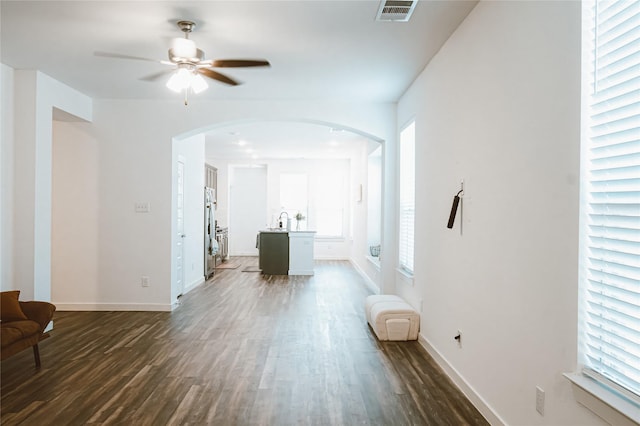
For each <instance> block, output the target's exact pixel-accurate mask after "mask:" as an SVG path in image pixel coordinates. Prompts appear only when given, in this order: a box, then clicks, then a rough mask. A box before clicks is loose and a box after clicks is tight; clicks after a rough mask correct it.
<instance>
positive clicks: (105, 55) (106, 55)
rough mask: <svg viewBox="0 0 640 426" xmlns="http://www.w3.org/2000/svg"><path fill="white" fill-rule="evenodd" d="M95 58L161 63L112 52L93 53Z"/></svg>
mask: <svg viewBox="0 0 640 426" xmlns="http://www.w3.org/2000/svg"><path fill="white" fill-rule="evenodd" d="M93 54H94V56H102V57H103V58H116V59H134V60H136V61H147V62H160V63H162V62H163V61H158V60H156V59H150V58H143V57H140V56H130V55H121V54H119V53H110V52H93Z"/></svg>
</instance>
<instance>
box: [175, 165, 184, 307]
mask: <svg viewBox="0 0 640 426" xmlns="http://www.w3.org/2000/svg"><path fill="white" fill-rule="evenodd" d="M176 180H177V182H176V194H177V197H176V201H177V202H176V232H177V236H176V237H177V238H176V288H177V289H178V296H181V295H182V293H184V238H185V237H186V235H185V234H184V158H182V157H181V158H180V159H178V170H177V173H176Z"/></svg>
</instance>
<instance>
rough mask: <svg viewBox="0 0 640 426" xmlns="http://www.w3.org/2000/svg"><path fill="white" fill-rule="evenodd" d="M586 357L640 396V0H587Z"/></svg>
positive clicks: (600, 374)
mask: <svg viewBox="0 0 640 426" xmlns="http://www.w3.org/2000/svg"><path fill="white" fill-rule="evenodd" d="M584 7H585V9H584V10H583V12H584V15H583V16H584V18H585V19H584V22H583V31H584V33H583V53H584V54H585V55H586V56H585V57H586V61H584V62H583V67H584V69H583V76H584V77H586V82H587V85H586V86H584V87H586V88H588V89H586V90H587V91H588V92H587V93H584V94H583V95H585V98H584V100H585V101H586V105H585V107H586V109H585V111H584V112H585V114H584V115H583V117H584V119H585V120H586V126H583V129H584V130H585V135H584V137H583V156H584V157H583V162H582V164H583V174H582V176H583V177H582V186H581V187H582V197H581V200H582V201H581V213H582V216H581V247H580V252H581V259H580V260H581V273H580V287H581V301H580V305H581V310H582V315H581V320H580V329H581V335H582V338H581V339H580V341H581V342H580V346H581V347H580V354H581V363H582V364H583V367H584V371H585V373H586V374H588V375H590V376H591V377H594V378H596V379H597V380H600V381H604V382H609V383H608V384H610V385H612V386H613V387H614V388H616V389H617V390H618V391H619V392H621V393H623V394H625V395H626V396H627V397H630V398H631V399H632V400H635V401H636V402H638V401H640V398H639V397H640V2H638V1H635V0H632V1H596V2H590V3H588V2H585V4H584Z"/></svg>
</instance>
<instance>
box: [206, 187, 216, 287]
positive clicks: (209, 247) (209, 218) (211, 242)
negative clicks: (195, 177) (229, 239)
mask: <svg viewBox="0 0 640 426" xmlns="http://www.w3.org/2000/svg"><path fill="white" fill-rule="evenodd" d="M215 191H216V190H215V189H213V188H209V187H205V188H204V278H205V279H208V278H209V277H210V276H212V275H213V273H214V271H215V268H216V253H217V252H218V242H217V241H216V221H215V198H216V197H215V195H216V194H215Z"/></svg>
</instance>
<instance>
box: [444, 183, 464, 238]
mask: <svg viewBox="0 0 640 426" xmlns="http://www.w3.org/2000/svg"><path fill="white" fill-rule="evenodd" d="M462 191H463V190H462V189H461V190H460V191H458V193H457V194H456V195H455V197H453V204H452V205H451V213H449V222H448V223H447V228H449V229H451V228H453V222H454V221H455V220H456V213H457V211H458V204H459V203H460V194H461V193H462Z"/></svg>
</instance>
